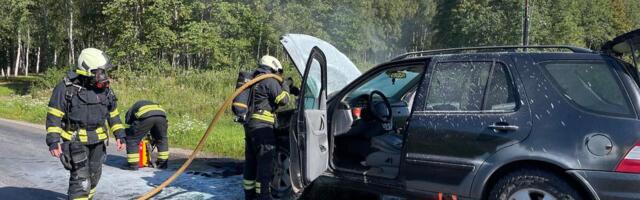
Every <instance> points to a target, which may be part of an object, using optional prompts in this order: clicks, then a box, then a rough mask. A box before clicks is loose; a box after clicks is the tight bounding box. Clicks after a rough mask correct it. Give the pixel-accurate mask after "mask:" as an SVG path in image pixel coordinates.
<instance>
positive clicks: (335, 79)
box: [280, 34, 362, 94]
mask: <svg viewBox="0 0 640 200" xmlns="http://www.w3.org/2000/svg"><path fill="white" fill-rule="evenodd" d="M280 43H282V46H284V48H285V50H286V51H287V53H289V57H290V58H291V60H292V61H293V64H294V65H295V66H296V69H298V72H299V73H300V76H303V75H304V70H305V67H306V64H307V60H309V54H310V53H311V49H312V48H313V47H314V46H317V47H318V48H320V50H322V52H323V53H324V55H325V56H326V58H327V84H328V85H327V93H328V94H331V93H333V92H336V91H339V90H341V89H342V88H344V87H345V86H347V84H349V83H351V81H353V80H355V79H356V78H358V76H360V75H361V74H362V72H360V70H358V68H357V67H356V65H354V64H353V62H351V60H350V59H349V58H348V57H347V56H346V55H344V54H343V53H342V52H340V51H339V50H338V49H336V47H334V46H333V45H331V44H329V43H328V42H325V41H323V40H321V39H318V38H316V37H313V36H309V35H303V34H286V35H284V36H282V39H281V40H280ZM313 81H314V84H315V85H320V83H319V82H318V81H319V80H313Z"/></svg>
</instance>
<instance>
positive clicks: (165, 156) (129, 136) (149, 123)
mask: <svg viewBox="0 0 640 200" xmlns="http://www.w3.org/2000/svg"><path fill="white" fill-rule="evenodd" d="M125 122H126V123H127V124H128V125H129V128H127V129H126V131H125V132H126V141H127V162H128V163H129V169H131V170H137V169H138V160H139V159H140V154H139V152H138V144H139V143H140V140H142V138H144V137H145V136H146V135H147V133H149V132H151V139H152V143H153V144H154V145H155V146H156V147H158V158H157V160H156V164H157V166H158V168H161V169H166V168H167V161H168V160H169V141H168V138H167V127H168V125H167V114H166V112H165V110H164V109H163V108H162V107H160V105H158V104H157V103H154V102H151V101H147V100H140V101H138V102H136V103H135V104H133V106H131V108H130V109H129V111H127V115H126V117H125Z"/></svg>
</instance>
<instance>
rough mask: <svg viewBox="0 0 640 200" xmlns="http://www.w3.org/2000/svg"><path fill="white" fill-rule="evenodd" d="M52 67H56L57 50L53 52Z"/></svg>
mask: <svg viewBox="0 0 640 200" xmlns="http://www.w3.org/2000/svg"><path fill="white" fill-rule="evenodd" d="M53 66H58V49H54V50H53Z"/></svg>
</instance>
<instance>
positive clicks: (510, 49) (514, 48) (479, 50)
mask: <svg viewBox="0 0 640 200" xmlns="http://www.w3.org/2000/svg"><path fill="white" fill-rule="evenodd" d="M528 49H537V50H545V49H564V50H569V51H572V52H573V53H593V51H592V50H590V49H586V48H581V47H574V46H567V45H530V46H521V45H520V46H519V45H515V46H486V47H462V48H450V49H436V50H427V51H416V52H408V53H405V54H402V55H399V56H397V57H395V58H393V59H391V60H392V61H393V60H401V59H405V58H408V57H422V56H429V55H439V54H451V53H465V52H472V53H487V52H517V51H518V50H521V51H523V52H526V51H527V50H528Z"/></svg>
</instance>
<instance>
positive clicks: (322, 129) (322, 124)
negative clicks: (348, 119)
mask: <svg viewBox="0 0 640 200" xmlns="http://www.w3.org/2000/svg"><path fill="white" fill-rule="evenodd" d="M318 131H324V115H323V116H320V128H319V129H318Z"/></svg>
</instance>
